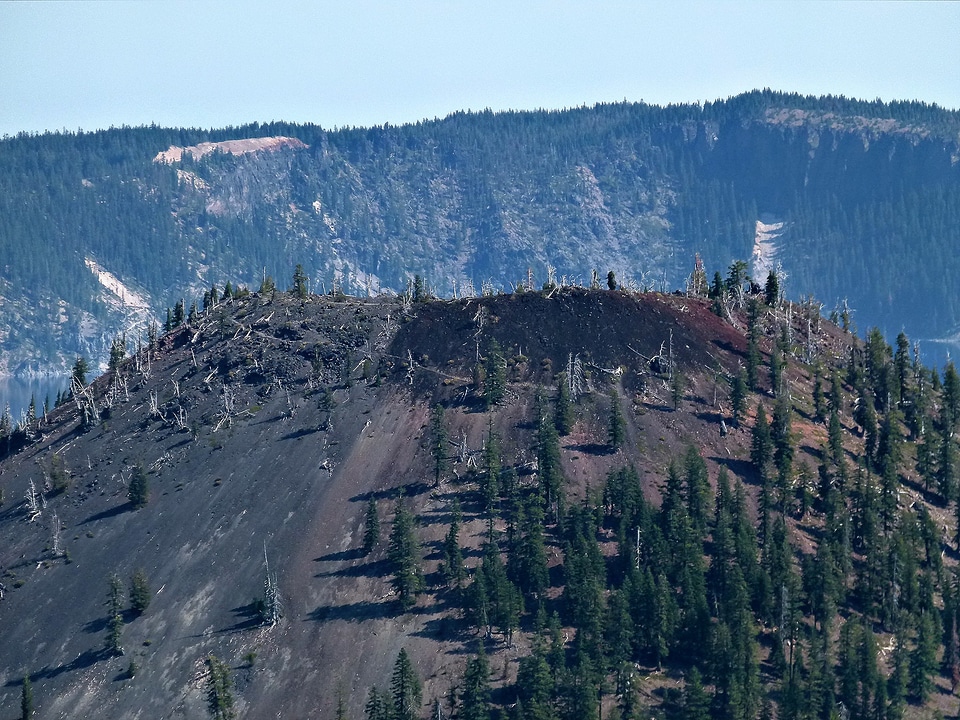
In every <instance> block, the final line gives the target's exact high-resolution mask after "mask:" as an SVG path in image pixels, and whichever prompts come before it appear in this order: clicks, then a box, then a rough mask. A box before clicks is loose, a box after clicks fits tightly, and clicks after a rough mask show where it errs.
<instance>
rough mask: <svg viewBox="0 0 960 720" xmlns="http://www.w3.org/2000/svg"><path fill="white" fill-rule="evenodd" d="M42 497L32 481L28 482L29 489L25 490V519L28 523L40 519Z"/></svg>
mask: <svg viewBox="0 0 960 720" xmlns="http://www.w3.org/2000/svg"><path fill="white" fill-rule="evenodd" d="M41 502H42V497H41V496H40V493H38V492H37V486H36V485H34V484H33V479H32V478H31V480H30V487H29V488H27V517H28V518H29V520H30V522H33V521H34V520H36V519H37V518H38V517H40V513H41V512H42V509H41V506H40V505H41Z"/></svg>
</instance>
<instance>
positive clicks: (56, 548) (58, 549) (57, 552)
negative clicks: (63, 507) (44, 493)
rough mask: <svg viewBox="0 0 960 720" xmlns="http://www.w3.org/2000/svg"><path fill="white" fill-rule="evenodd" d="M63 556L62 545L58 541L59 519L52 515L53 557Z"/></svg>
mask: <svg viewBox="0 0 960 720" xmlns="http://www.w3.org/2000/svg"><path fill="white" fill-rule="evenodd" d="M61 555H63V545H62V544H61V541H60V518H59V517H57V514H56V513H54V514H53V556H54V557H60V556H61Z"/></svg>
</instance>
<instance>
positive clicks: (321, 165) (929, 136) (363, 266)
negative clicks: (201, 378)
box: [0, 91, 960, 375]
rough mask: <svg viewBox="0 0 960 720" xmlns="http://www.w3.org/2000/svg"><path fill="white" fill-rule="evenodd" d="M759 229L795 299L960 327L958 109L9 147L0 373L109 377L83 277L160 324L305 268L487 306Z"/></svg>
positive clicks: (586, 112) (766, 109) (354, 282)
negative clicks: (499, 296) (765, 232)
mask: <svg viewBox="0 0 960 720" xmlns="http://www.w3.org/2000/svg"><path fill="white" fill-rule="evenodd" d="M276 138H282V139H283V140H277V139H276ZM237 141H243V142H242V143H241V144H239V145H238V144H237ZM210 143H213V144H214V145H208V144H210ZM216 143H228V144H226V145H220V146H217V145H215V144H216ZM229 143H232V144H229ZM176 148H198V150H196V151H193V150H191V151H189V152H183V151H179V152H177V151H176V150H175V149H176ZM199 148H204V150H208V149H209V150H214V151H210V152H204V151H201V150H199ZM231 148H233V149H231ZM240 148H246V149H247V151H245V152H242V153H240V152H239V149H240ZM216 149H218V150H219V151H215V150H216ZM266 149H269V150H270V151H269V152H267V151H265V150H266ZM171 151H174V152H173V154H170V155H167V153H170V152H171ZM175 156H176V157H175ZM158 157H160V158H164V159H165V160H166V161H165V162H156V161H155V160H156V159H157V158H158ZM762 218H766V219H767V220H766V222H770V221H771V220H770V219H772V220H774V221H776V222H778V223H779V222H782V223H783V226H782V229H781V231H780V235H779V237H778V238H777V240H776V243H775V253H774V255H773V256H772V257H768V258H766V261H767V262H768V264H769V265H771V266H773V267H776V266H777V264H779V265H780V266H781V267H782V269H783V271H784V273H785V275H786V278H785V279H786V285H785V289H786V292H787V294H788V295H790V294H791V292H792V290H793V289H794V288H801V287H802V288H804V289H805V291H809V292H811V293H813V294H814V295H815V296H816V297H817V298H819V299H820V300H822V301H823V302H824V303H825V305H826V309H827V310H829V309H831V308H833V307H835V306H837V305H838V304H839V303H841V302H842V301H843V299H844V298H846V299H847V300H848V303H849V306H850V307H851V308H853V309H854V310H855V311H856V312H855V315H854V318H855V320H856V322H857V324H858V325H859V326H860V327H861V328H866V327H869V326H873V325H878V326H880V328H881V329H882V330H883V331H884V332H885V333H887V334H888V335H890V334H895V333H896V332H897V331H898V330H899V329H901V328H904V329H906V330H907V331H908V333H909V334H910V335H911V336H912V337H920V338H932V337H944V336H947V335H949V334H951V333H952V331H953V330H954V329H955V328H956V327H957V326H960V292H958V291H957V289H956V287H955V283H954V282H953V279H954V278H956V277H957V276H958V274H960V257H958V256H957V253H956V252H955V248H956V247H957V240H958V239H960V238H958V235H960V230H958V228H960V113H958V112H956V111H948V110H943V109H941V108H938V107H936V106H934V105H926V104H923V103H916V102H901V103H881V102H861V101H855V100H848V99H846V98H842V97H821V98H814V97H803V96H799V95H789V94H782V93H774V92H770V91H755V92H751V93H746V94H744V95H740V96H737V97H733V98H729V99H728V100H724V101H719V102H715V103H706V104H702V105H700V104H690V105H671V106H668V107H656V106H651V105H645V104H639V103H636V104H635V103H622V104H612V105H597V106H595V107H591V108H577V109H571V110H565V111H530V112H519V111H518V112H504V113H493V112H490V111H485V112H479V113H465V112H458V113H454V114H452V115H450V116H448V117H446V118H443V119H438V120H432V121H424V122H420V123H416V124H410V125H404V126H389V125H384V126H380V127H373V128H346V129H340V130H332V131H328V130H324V129H323V128H320V127H319V126H316V125H296V124H289V123H270V124H263V125H261V124H253V125H248V126H242V127H236V128H226V129H222V130H211V131H205V130H196V129H179V130H172V129H165V128H159V127H155V126H153V127H140V128H119V129H111V130H106V131H100V132H94V133H79V134H72V133H47V134H43V135H20V136H17V137H12V138H5V139H3V140H2V141H0V258H2V259H0V374H7V375H10V374H13V375H24V374H29V373H31V372H33V373H36V372H46V371H52V370H55V369H60V370H63V369H65V368H67V367H69V366H70V365H71V364H72V362H73V359H74V357H75V355H77V354H85V355H87V356H88V357H91V358H93V359H95V360H97V361H100V362H102V361H103V360H104V359H105V357H106V354H107V351H108V349H109V346H110V343H111V342H112V340H113V338H114V337H115V336H116V335H117V334H119V333H121V332H123V331H124V330H126V331H127V332H128V336H129V337H130V338H131V339H132V338H134V337H136V335H137V333H138V332H139V333H140V334H143V324H144V322H145V318H144V315H143V313H140V314H139V315H137V317H136V322H134V319H132V318H131V317H130V312H129V308H126V307H124V306H122V305H121V306H120V307H118V306H117V303H116V302H111V300H110V298H111V297H112V296H111V295H110V293H109V291H108V290H107V289H106V288H105V287H104V286H103V285H101V284H100V282H99V281H98V277H97V276H96V275H95V274H94V273H93V272H91V271H90V269H89V265H88V263H90V262H95V263H96V264H97V265H98V266H99V267H101V268H102V269H103V270H104V271H106V272H109V273H110V274H111V275H112V276H114V277H115V278H116V279H117V280H118V281H119V282H121V283H122V284H123V285H124V287H126V288H129V290H130V291H131V292H134V293H137V294H138V295H141V296H142V297H143V298H145V300H146V302H147V303H148V304H149V306H150V308H151V312H152V316H153V318H154V319H156V320H158V321H162V319H163V317H164V314H165V308H167V307H171V306H173V305H174V303H176V301H177V300H179V299H181V298H182V299H183V300H184V302H185V305H186V307H187V308H189V306H190V305H191V303H192V302H195V301H196V302H198V303H199V302H200V300H201V297H202V295H203V293H204V291H205V290H207V289H209V288H210V287H211V286H212V285H213V284H217V285H219V286H221V287H222V286H223V285H224V283H225V282H227V281H230V282H232V283H234V284H237V283H239V284H243V285H247V286H250V287H251V288H253V289H256V287H258V286H259V284H260V282H261V281H262V279H263V278H264V277H265V276H267V275H269V276H272V277H274V278H277V279H278V281H280V282H281V284H282V282H285V281H286V278H289V277H290V275H291V273H292V270H293V267H294V266H295V265H296V264H298V263H300V264H302V265H303V267H304V268H305V270H306V272H307V275H308V278H309V281H310V285H311V289H312V290H313V291H321V292H323V291H330V290H332V289H334V288H335V287H336V288H338V289H343V290H345V291H347V292H353V293H358V294H376V293H379V292H397V291H402V290H403V289H404V288H405V287H406V286H407V284H408V283H409V282H410V281H411V280H412V278H413V276H414V275H420V276H421V277H422V278H424V280H425V281H426V283H427V284H428V285H429V286H430V287H432V288H433V289H434V291H435V292H436V293H438V294H440V295H444V296H450V295H454V294H457V295H461V294H470V293H476V294H480V293H481V292H482V289H483V288H484V287H487V288H488V289H498V288H502V289H510V288H512V287H515V286H516V285H517V284H519V283H527V282H529V281H530V280H531V279H532V280H533V282H534V283H535V284H536V285H537V286H539V285H541V284H542V283H544V282H547V281H548V279H549V278H550V277H556V278H561V277H565V278H566V279H567V280H568V281H571V280H573V281H579V282H581V283H582V284H584V285H589V284H590V283H591V280H592V275H593V274H594V272H595V271H596V272H597V273H599V274H600V275H605V274H606V272H607V271H608V270H613V271H615V273H616V275H617V277H618V279H619V280H620V281H621V282H623V283H625V284H626V285H628V286H632V287H636V288H644V287H647V288H655V289H673V288H683V287H684V286H685V282H686V279H687V277H688V276H689V275H690V273H691V271H692V270H693V267H694V256H695V254H696V253H699V254H700V255H701V257H702V259H703V261H704V264H705V267H706V269H707V272H708V274H709V275H711V276H712V274H713V272H714V271H720V272H721V273H722V274H726V269H727V267H728V266H729V265H730V263H731V262H733V261H734V260H737V259H745V260H746V259H749V258H750V257H751V254H752V253H753V250H754V244H755V239H756V232H757V222H758V221H759V220H761V219H762ZM757 279H758V280H759V281H760V282H762V281H763V279H764V278H762V277H761V278H757ZM137 323H139V325H138V324H137ZM138 327H139V330H138Z"/></svg>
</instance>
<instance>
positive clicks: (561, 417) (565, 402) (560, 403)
mask: <svg viewBox="0 0 960 720" xmlns="http://www.w3.org/2000/svg"><path fill="white" fill-rule="evenodd" d="M573 420H574V417H573V403H572V402H570V388H569V387H568V386H567V381H566V373H560V377H559V379H558V380H557V406H556V408H555V412H554V421H553V422H554V425H555V426H556V429H557V435H559V436H560V437H565V436H567V435H569V434H570V431H571V430H573Z"/></svg>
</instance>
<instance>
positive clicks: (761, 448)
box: [750, 403, 773, 478]
mask: <svg viewBox="0 0 960 720" xmlns="http://www.w3.org/2000/svg"><path fill="white" fill-rule="evenodd" d="M772 454H773V439H772V438H771V435H770V425H769V423H768V422H767V413H766V412H764V410H763V405H761V404H760V403H757V419H756V420H755V421H754V424H753V433H752V439H751V442H750V461H751V462H752V463H753V466H754V467H755V468H756V470H757V472H758V473H760V476H761V477H764V478H765V477H766V476H767V465H769V464H770V460H771V458H772Z"/></svg>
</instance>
